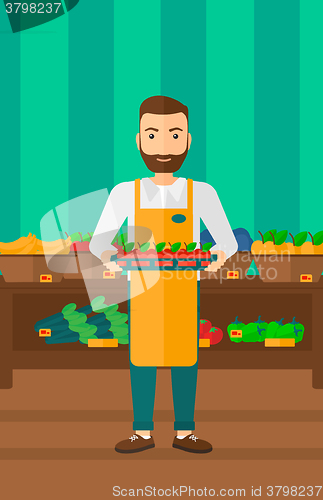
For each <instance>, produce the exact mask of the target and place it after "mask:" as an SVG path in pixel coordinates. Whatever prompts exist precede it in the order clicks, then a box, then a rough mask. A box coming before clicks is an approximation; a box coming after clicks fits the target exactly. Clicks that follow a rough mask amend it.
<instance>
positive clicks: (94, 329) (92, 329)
mask: <svg viewBox="0 0 323 500" xmlns="http://www.w3.org/2000/svg"><path fill="white" fill-rule="evenodd" d="M97 329H98V327H97V326H95V325H88V327H87V328H86V330H84V331H82V332H79V333H80V337H82V338H85V337H91V335H95V334H96V332H97Z"/></svg>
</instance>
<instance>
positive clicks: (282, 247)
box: [275, 243, 289, 255]
mask: <svg viewBox="0 0 323 500" xmlns="http://www.w3.org/2000/svg"><path fill="white" fill-rule="evenodd" d="M275 249H276V253H278V254H279V255H282V254H286V255H288V254H289V251H288V246H287V243H282V244H281V245H275Z"/></svg>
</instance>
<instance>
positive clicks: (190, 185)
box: [187, 179, 193, 213]
mask: <svg viewBox="0 0 323 500" xmlns="http://www.w3.org/2000/svg"><path fill="white" fill-rule="evenodd" d="M187 209H188V211H189V212H190V213H193V180H192V179H187Z"/></svg>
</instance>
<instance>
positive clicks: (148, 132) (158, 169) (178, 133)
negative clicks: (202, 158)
mask: <svg viewBox="0 0 323 500" xmlns="http://www.w3.org/2000/svg"><path fill="white" fill-rule="evenodd" d="M190 145H191V134H189V133H188V124H187V118H186V116H185V115H184V113H174V114H173V115H154V114H151V113H145V114H144V115H143V116H142V117H141V120H140V133H139V134H137V146H138V149H139V151H140V153H141V156H142V159H143V160H144V162H145V164H146V166H147V167H148V168H149V170H151V171H152V172H155V173H166V172H167V173H169V172H176V171H177V170H179V169H180V168H181V166H182V163H183V161H184V160H185V158H186V155H187V152H188V150H189V148H190Z"/></svg>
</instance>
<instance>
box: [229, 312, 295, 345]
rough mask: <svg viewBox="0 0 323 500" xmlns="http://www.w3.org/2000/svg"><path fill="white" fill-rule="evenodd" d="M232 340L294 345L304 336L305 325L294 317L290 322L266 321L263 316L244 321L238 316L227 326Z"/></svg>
mask: <svg viewBox="0 0 323 500" xmlns="http://www.w3.org/2000/svg"><path fill="white" fill-rule="evenodd" d="M227 332H228V335H229V338H230V340H231V342H235V343H240V342H264V346H265V347H294V346H295V344H297V343H298V342H301V341H302V340H303V336H304V325H302V324H301V323H298V322H297V321H296V319H295V316H294V318H293V319H292V321H290V322H289V323H284V318H282V319H281V320H280V321H271V322H270V323H266V322H265V321H262V319H261V316H259V317H258V319H257V320H256V321H255V322H252V323H248V324H246V323H243V322H241V321H239V319H238V316H237V317H236V319H235V321H233V322H232V323H230V325H228V327H227Z"/></svg>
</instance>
